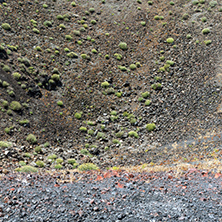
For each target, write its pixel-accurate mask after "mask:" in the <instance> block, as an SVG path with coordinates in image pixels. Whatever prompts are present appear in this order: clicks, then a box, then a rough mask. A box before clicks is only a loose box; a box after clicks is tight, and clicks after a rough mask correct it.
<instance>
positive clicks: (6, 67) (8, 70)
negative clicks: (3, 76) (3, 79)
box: [2, 65, 11, 72]
mask: <svg viewBox="0 0 222 222" xmlns="http://www.w3.org/2000/svg"><path fill="white" fill-rule="evenodd" d="M2 69H3V70H4V71H5V72H10V71H11V70H10V67H9V66H8V65H4V66H3V67H2Z"/></svg>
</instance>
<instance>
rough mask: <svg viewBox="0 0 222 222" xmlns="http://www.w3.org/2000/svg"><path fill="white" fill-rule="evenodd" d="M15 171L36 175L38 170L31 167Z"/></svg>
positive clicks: (23, 167)
mask: <svg viewBox="0 0 222 222" xmlns="http://www.w3.org/2000/svg"><path fill="white" fill-rule="evenodd" d="M15 171H18V172H21V173H37V172H38V169H37V168H35V167H33V166H28V165H27V166H22V167H21V168H16V169H15Z"/></svg>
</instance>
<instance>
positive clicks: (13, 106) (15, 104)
mask: <svg viewBox="0 0 222 222" xmlns="http://www.w3.org/2000/svg"><path fill="white" fill-rule="evenodd" d="M9 108H10V109H11V110H13V111H21V110H22V106H21V104H20V103H19V102H17V101H12V102H11V103H10V106H9Z"/></svg>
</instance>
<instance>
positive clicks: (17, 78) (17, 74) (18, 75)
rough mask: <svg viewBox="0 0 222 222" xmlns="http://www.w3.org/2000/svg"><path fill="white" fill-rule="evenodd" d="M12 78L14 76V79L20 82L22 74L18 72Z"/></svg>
mask: <svg viewBox="0 0 222 222" xmlns="http://www.w3.org/2000/svg"><path fill="white" fill-rule="evenodd" d="M12 76H13V78H14V79H15V80H19V79H20V78H21V74H20V73H18V72H14V73H12Z"/></svg>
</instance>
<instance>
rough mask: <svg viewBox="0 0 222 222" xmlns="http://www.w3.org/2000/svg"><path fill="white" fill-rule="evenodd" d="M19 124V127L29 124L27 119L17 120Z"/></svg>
mask: <svg viewBox="0 0 222 222" xmlns="http://www.w3.org/2000/svg"><path fill="white" fill-rule="evenodd" d="M19 124H20V125H24V124H29V120H28V119H24V120H19Z"/></svg>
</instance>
